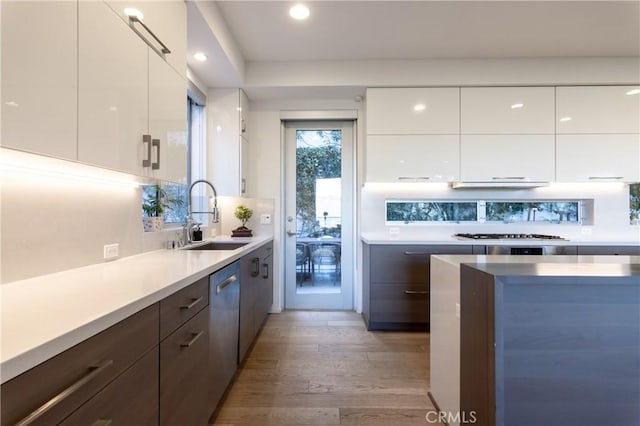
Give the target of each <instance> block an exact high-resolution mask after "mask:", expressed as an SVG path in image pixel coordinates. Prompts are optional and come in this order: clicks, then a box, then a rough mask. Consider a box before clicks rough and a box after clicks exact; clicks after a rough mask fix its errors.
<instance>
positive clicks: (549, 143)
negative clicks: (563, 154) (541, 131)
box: [460, 135, 555, 182]
mask: <svg viewBox="0 0 640 426" xmlns="http://www.w3.org/2000/svg"><path fill="white" fill-rule="evenodd" d="M554 139H555V137H554V135H462V136H461V137H460V180H461V181H463V182H527V181H533V182H552V181H554V180H555V142H554Z"/></svg>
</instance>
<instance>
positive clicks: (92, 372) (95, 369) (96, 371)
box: [16, 359, 113, 426]
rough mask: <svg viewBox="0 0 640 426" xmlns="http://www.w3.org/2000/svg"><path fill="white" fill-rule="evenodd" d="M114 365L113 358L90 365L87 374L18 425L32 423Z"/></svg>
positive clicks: (22, 425) (17, 425) (23, 425)
mask: <svg viewBox="0 0 640 426" xmlns="http://www.w3.org/2000/svg"><path fill="white" fill-rule="evenodd" d="M112 365H113V360H112V359H108V360H105V361H102V362H99V363H98V364H96V365H92V366H90V367H89V372H88V373H87V374H85V375H84V376H82V377H81V378H80V379H78V380H77V381H76V382H74V383H73V384H71V385H70V386H69V387H67V388H66V389H64V390H63V391H62V392H60V393H59V394H57V395H56V396H54V397H53V398H51V399H50V400H49V401H47V402H45V403H44V404H42V405H41V406H40V407H38V408H37V409H36V410H35V411H33V412H32V413H31V414H29V415H28V416H27V417H25V418H24V419H22V420H20V421H19V422H18V423H16V426H26V425H30V424H32V423H33V422H34V421H36V420H38V419H39V418H40V417H42V416H43V415H44V414H46V413H47V412H48V411H49V410H51V409H52V408H53V407H55V406H57V405H58V404H60V403H61V402H62V401H64V400H65V399H67V398H68V397H70V396H71V395H73V394H74V393H76V392H77V391H79V390H80V389H81V388H83V387H84V386H85V385H87V384H88V383H89V382H91V381H92V380H93V379H95V378H96V377H97V376H99V375H100V373H102V372H103V371H104V370H106V369H107V368H109V367H111V366H112Z"/></svg>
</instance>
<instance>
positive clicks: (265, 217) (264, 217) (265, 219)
mask: <svg viewBox="0 0 640 426" xmlns="http://www.w3.org/2000/svg"><path fill="white" fill-rule="evenodd" d="M260 223H261V224H262V225H271V215H270V214H268V213H262V214H261V215H260Z"/></svg>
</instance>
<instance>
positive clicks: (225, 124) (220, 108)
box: [207, 89, 242, 197]
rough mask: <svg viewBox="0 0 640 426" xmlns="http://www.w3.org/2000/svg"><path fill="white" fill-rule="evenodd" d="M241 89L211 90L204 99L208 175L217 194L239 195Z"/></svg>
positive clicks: (240, 193)
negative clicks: (210, 150) (210, 160)
mask: <svg viewBox="0 0 640 426" xmlns="http://www.w3.org/2000/svg"><path fill="white" fill-rule="evenodd" d="M239 107H240V90H239V89H212V90H210V91H209V94H208V96H207V116H208V120H207V123H210V125H208V126H207V128H208V129H209V130H208V131H207V133H208V134H209V139H210V141H211V148H212V151H213V152H212V154H211V158H212V162H211V164H210V165H211V167H212V169H211V176H212V179H213V184H214V185H215V186H216V189H217V191H218V195H226V196H231V197H238V196H241V195H242V188H241V185H242V175H241V173H242V159H241V143H240V142H241V136H240V113H239V111H238V108H239Z"/></svg>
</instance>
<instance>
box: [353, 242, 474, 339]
mask: <svg viewBox="0 0 640 426" xmlns="http://www.w3.org/2000/svg"><path fill="white" fill-rule="evenodd" d="M481 249H482V250H484V246H477V250H481ZM473 252H474V246H472V245H444V246H443V245H393V244H366V243H363V284H364V286H363V309H362V315H363V317H364V320H365V323H366V324H367V329H368V330H428V329H429V279H430V277H429V275H430V271H431V268H430V256H431V255H432V254H473ZM483 254H484V252H483Z"/></svg>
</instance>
